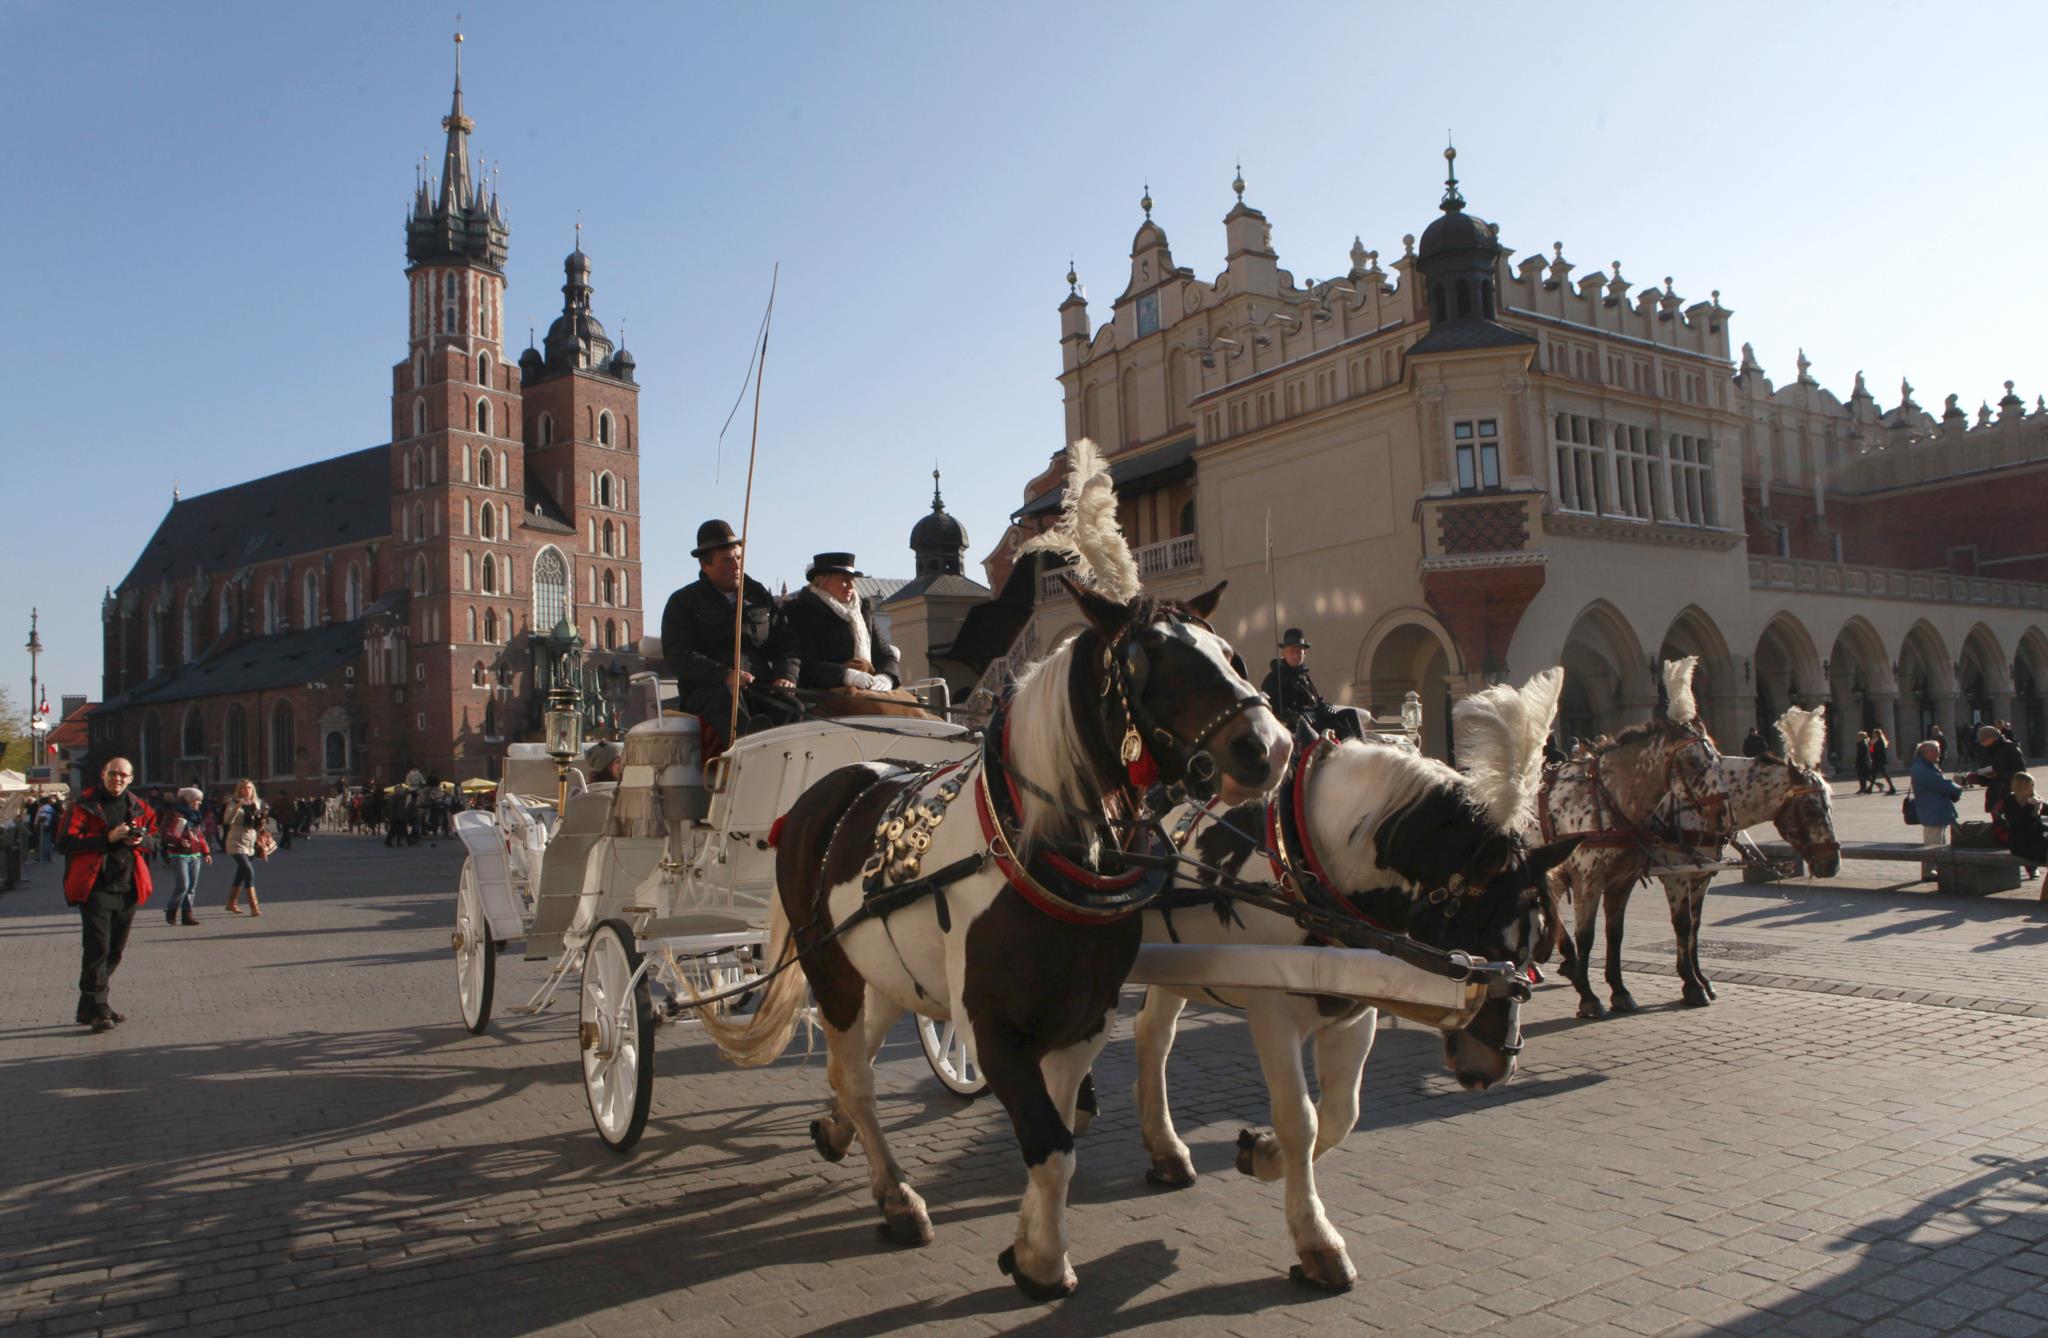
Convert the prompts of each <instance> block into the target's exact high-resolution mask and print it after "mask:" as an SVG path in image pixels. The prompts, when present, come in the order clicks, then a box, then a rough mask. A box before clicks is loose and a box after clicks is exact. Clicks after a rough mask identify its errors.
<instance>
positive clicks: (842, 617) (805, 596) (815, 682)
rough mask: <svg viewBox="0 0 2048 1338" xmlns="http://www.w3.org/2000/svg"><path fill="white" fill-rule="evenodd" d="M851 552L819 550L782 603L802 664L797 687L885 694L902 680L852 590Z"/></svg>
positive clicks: (870, 614)
mask: <svg viewBox="0 0 2048 1338" xmlns="http://www.w3.org/2000/svg"><path fill="white" fill-rule="evenodd" d="M859 575H860V573H859V572H858V571H856V570H854V565H853V554H851V553H820V554H818V555H817V556H816V557H815V558H813V559H811V565H810V569H809V570H808V571H806V572H805V573H804V580H805V581H806V582H808V584H807V585H805V586H804V588H803V590H802V591H800V592H799V593H798V594H797V595H796V596H795V597H794V598H793V599H791V600H790V601H789V602H788V603H787V604H785V605H784V606H783V610H782V616H783V619H784V620H785V621H786V622H787V623H788V624H789V630H790V634H791V636H792V637H794V638H795V642H796V652H797V655H798V656H799V657H800V658H801V659H802V661H803V667H802V669H801V670H800V671H799V672H798V675H797V686H798V687H804V688H821V689H822V688H865V689H867V690H869V691H874V692H886V691H888V690H889V689H891V688H893V687H895V686H896V685H897V684H898V683H900V682H901V681H902V678H903V673H902V666H901V665H900V664H899V663H898V661H897V657H896V648H895V647H894V646H891V645H889V644H887V643H886V642H884V641H883V640H882V638H881V634H880V633H879V632H878V631H877V630H876V628H875V611H874V608H873V607H872V606H871V605H870V604H869V603H868V601H867V600H864V599H862V598H861V597H860V596H859V595H857V594H855V593H854V588H853V581H854V578H855V577H857V576H859Z"/></svg>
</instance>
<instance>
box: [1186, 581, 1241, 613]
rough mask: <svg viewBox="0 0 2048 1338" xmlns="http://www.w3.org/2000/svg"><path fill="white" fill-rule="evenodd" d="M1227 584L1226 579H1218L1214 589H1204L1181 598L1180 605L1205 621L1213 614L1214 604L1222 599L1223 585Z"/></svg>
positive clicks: (1214, 610)
mask: <svg viewBox="0 0 2048 1338" xmlns="http://www.w3.org/2000/svg"><path fill="white" fill-rule="evenodd" d="M1229 584H1230V582H1228V581H1218V582H1216V588H1215V589H1214V590H1204V591H1203V592H1202V593H1201V594H1199V595H1195V596H1194V597H1192V598H1190V599H1184V600H1182V601H1181V607H1182V608H1185V609H1186V610H1187V611H1188V612H1189V613H1192V614H1194V615H1195V616H1196V617H1197V618H1200V619H1201V620H1202V621H1203V622H1207V621H1209V619H1210V618H1211V617H1212V616H1213V615H1214V614H1215V612H1216V606H1217V605H1218V604H1219V603H1221V602H1222V600H1223V587H1225V586H1227V585H1229Z"/></svg>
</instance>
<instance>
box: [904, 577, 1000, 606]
mask: <svg viewBox="0 0 2048 1338" xmlns="http://www.w3.org/2000/svg"><path fill="white" fill-rule="evenodd" d="M989 593H990V592H989V588H988V587H987V586H985V585H983V584H982V583H981V582H979V581H977V580H974V579H973V578H972V577H968V576H962V575H960V574H959V573H958V572H942V573H940V574H939V575H937V576H920V577H918V578H917V579H915V580H912V581H905V582H904V583H903V584H902V585H900V586H898V587H897V588H896V590H895V591H894V592H892V593H891V594H890V595H889V597H888V598H887V599H884V600H882V601H880V602H881V603H884V604H894V603H897V602H898V601H900V600H905V599H915V598H916V597H917V596H919V595H941V596H943V595H972V596H974V597H975V598H978V599H987V598H988V596H989Z"/></svg>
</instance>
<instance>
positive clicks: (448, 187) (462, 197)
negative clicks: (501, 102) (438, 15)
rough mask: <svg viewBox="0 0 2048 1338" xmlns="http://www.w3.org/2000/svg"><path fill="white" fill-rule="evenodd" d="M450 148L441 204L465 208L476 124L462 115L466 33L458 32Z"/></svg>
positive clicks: (444, 157)
mask: <svg viewBox="0 0 2048 1338" xmlns="http://www.w3.org/2000/svg"><path fill="white" fill-rule="evenodd" d="M441 128H442V129H443V130H445V131H447V132H448V147H447V148H446V149H445V150H443V152H442V154H441V207H442V208H443V209H451V208H452V209H457V210H459V209H465V208H467V207H468V206H469V200H470V194H471V191H470V179H469V132H470V131H472V130H474V129H476V123H475V122H474V121H472V120H470V119H469V118H468V117H467V116H464V115H463V114H462V34H461V33H460V32H457V33H456V34H455V101H454V103H453V105H452V106H450V107H449V109H448V114H447V115H446V116H444V117H442V118H441Z"/></svg>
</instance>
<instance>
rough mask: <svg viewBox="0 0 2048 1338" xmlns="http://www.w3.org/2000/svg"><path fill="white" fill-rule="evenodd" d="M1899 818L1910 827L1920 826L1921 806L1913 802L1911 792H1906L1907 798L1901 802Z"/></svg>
mask: <svg viewBox="0 0 2048 1338" xmlns="http://www.w3.org/2000/svg"><path fill="white" fill-rule="evenodd" d="M1899 816H1900V817H1902V818H1904V819H1905V821H1906V825H1907V826H1908V827H1918V826H1919V825H1920V806H1919V805H1918V804H1915V803H1914V802H1913V792H1912V791H1911V790H1908V791H1906V797H1905V798H1904V799H1901V800H1900V801H1899Z"/></svg>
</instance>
